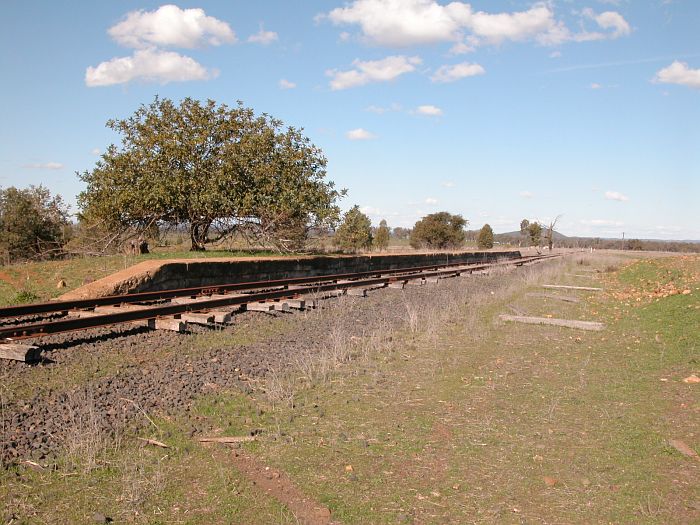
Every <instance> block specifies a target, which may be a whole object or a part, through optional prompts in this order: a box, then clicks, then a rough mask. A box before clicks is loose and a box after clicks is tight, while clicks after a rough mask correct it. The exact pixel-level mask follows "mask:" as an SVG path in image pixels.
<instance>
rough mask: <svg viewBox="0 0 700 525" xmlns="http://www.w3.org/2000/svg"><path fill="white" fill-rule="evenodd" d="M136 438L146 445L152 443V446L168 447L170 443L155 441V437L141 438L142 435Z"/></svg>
mask: <svg viewBox="0 0 700 525" xmlns="http://www.w3.org/2000/svg"><path fill="white" fill-rule="evenodd" d="M136 439H139V440H141V441H143V442H144V443H146V444H147V445H153V446H154V447H160V448H170V445H166V444H165V443H163V442H162V441H156V440H155V439H149V438H142V437H137V438H136Z"/></svg>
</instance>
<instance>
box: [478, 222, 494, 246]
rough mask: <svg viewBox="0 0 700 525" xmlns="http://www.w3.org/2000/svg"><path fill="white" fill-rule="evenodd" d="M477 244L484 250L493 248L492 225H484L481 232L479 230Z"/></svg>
mask: <svg viewBox="0 0 700 525" xmlns="http://www.w3.org/2000/svg"><path fill="white" fill-rule="evenodd" d="M477 243H478V245H479V248H482V249H488V248H493V230H492V229H491V226H490V225H488V224H484V226H483V227H482V228H481V230H479V237H478V238H477Z"/></svg>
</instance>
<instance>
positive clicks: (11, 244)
mask: <svg viewBox="0 0 700 525" xmlns="http://www.w3.org/2000/svg"><path fill="white" fill-rule="evenodd" d="M69 234H70V225H69V223H68V206H66V205H65V204H64V203H63V200H62V199H61V197H60V196H59V195H56V196H53V197H52V196H51V192H49V190H48V189H47V188H45V187H44V186H29V188H26V189H23V190H19V189H17V188H15V187H13V186H11V187H9V188H6V189H4V190H0V250H1V251H2V255H3V259H4V261H5V262H6V263H11V262H14V261H18V260H27V259H45V258H50V257H55V256H57V255H61V254H62V250H63V245H64V244H65V242H66V240H67V237H68V236H69Z"/></svg>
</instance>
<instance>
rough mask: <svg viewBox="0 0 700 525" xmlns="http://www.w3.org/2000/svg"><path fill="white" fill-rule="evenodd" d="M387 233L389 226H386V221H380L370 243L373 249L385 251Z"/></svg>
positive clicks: (387, 241) (387, 245) (387, 240)
mask: <svg viewBox="0 0 700 525" xmlns="http://www.w3.org/2000/svg"><path fill="white" fill-rule="evenodd" d="M389 233H390V230H389V226H387V224H386V220H384V219H382V220H381V222H380V223H379V228H377V233H376V234H375V235H374V239H373V241H372V242H373V245H374V247H375V248H377V249H378V250H386V249H387V248H388V247H389Z"/></svg>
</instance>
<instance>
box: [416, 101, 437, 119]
mask: <svg viewBox="0 0 700 525" xmlns="http://www.w3.org/2000/svg"><path fill="white" fill-rule="evenodd" d="M415 113H417V114H418V115H426V116H428V117H439V116H441V115H442V110H441V109H440V108H439V107H437V106H433V105H430V104H426V105H425V106H418V107H417V108H416V109H415Z"/></svg>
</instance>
